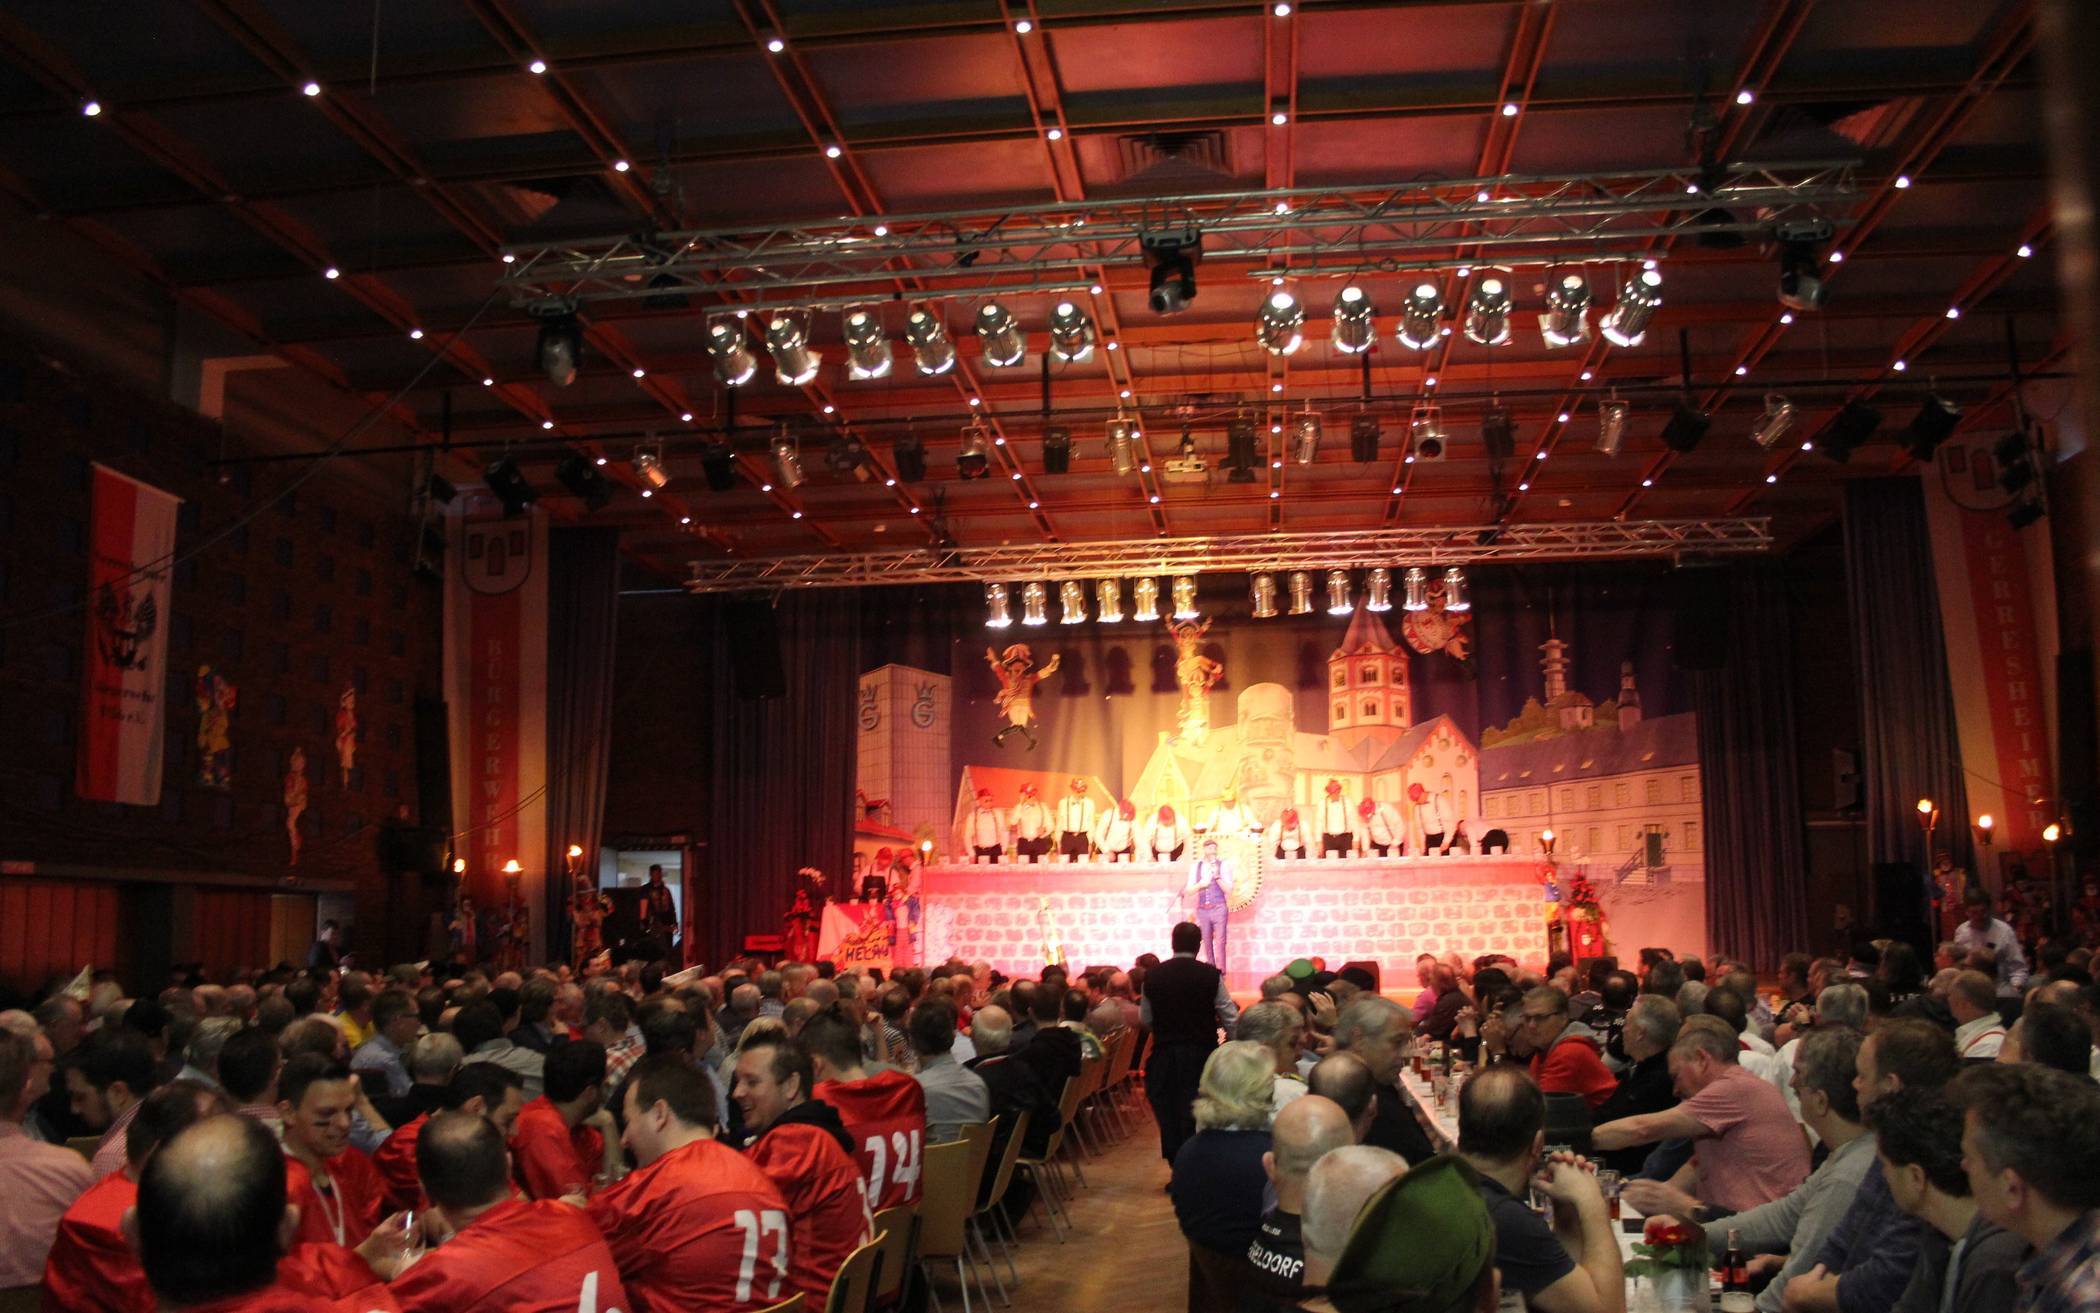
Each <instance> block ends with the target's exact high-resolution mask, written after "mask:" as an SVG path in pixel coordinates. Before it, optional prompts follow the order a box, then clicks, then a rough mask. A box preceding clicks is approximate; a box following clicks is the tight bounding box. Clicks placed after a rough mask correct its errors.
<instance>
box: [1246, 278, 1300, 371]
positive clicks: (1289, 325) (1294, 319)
mask: <svg viewBox="0 0 2100 1313" xmlns="http://www.w3.org/2000/svg"><path fill="white" fill-rule="evenodd" d="M1254 336H1255V339H1256V340H1257V341H1259V342H1260V343H1261V344H1262V347H1263V348H1264V349H1265V350H1267V351H1268V353H1269V354H1270V355H1272V356H1287V355H1289V354H1290V353H1291V352H1293V351H1296V350H1297V349H1298V347H1299V345H1300V344H1301V343H1303V342H1304V341H1305V307H1304V306H1302V305H1300V304H1299V303H1298V298H1297V297H1295V296H1292V295H1291V294H1290V293H1289V292H1285V291H1281V290H1279V291H1275V292H1271V293H1269V299H1268V300H1266V301H1264V302H1262V305H1261V316H1260V318H1259V319H1257V320H1256V321H1255V325H1254Z"/></svg>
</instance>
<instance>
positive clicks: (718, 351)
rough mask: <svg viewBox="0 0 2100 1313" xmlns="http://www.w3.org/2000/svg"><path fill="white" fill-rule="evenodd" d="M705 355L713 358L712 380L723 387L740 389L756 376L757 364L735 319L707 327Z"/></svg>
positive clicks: (721, 321) (714, 323)
mask: <svg viewBox="0 0 2100 1313" xmlns="http://www.w3.org/2000/svg"><path fill="white" fill-rule="evenodd" d="M707 354H708V355H710V356H712V357H714V361H715V377H716V378H719V379H721V380H722V386H723V387H731V388H740V387H742V386H744V384H746V383H749V382H750V381H751V376H752V375H753V374H756V373H757V372H758V361H757V359H756V358H755V357H753V356H752V354H751V347H750V345H749V344H748V343H746V342H745V341H744V327H743V324H742V323H741V322H740V321H738V320H735V319H717V320H714V321H713V322H712V323H710V324H708V326H707Z"/></svg>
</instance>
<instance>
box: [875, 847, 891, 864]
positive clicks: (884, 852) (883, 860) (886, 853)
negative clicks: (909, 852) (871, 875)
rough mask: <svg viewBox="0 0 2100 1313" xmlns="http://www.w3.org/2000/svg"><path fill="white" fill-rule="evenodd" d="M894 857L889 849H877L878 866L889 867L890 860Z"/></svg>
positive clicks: (876, 862) (876, 860)
mask: <svg viewBox="0 0 2100 1313" xmlns="http://www.w3.org/2000/svg"><path fill="white" fill-rule="evenodd" d="M893 855H894V854H892V853H891V852H890V850H889V849H887V848H877V849H876V850H875V864H876V865H878V866H887V865H889V861H890V858H891V857H892V856H893Z"/></svg>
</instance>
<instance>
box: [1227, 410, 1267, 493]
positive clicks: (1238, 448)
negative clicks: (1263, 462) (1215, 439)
mask: <svg viewBox="0 0 2100 1313" xmlns="http://www.w3.org/2000/svg"><path fill="white" fill-rule="evenodd" d="M1259 459H1260V456H1259V455H1258V453H1257V452H1256V449H1255V444H1254V421H1253V420H1251V419H1246V418H1241V419H1235V420H1231V421H1229V422H1228V423H1227V424H1226V425H1225V469H1226V474H1225V481H1226V482H1227V483H1252V482H1254V480H1255V474H1254V463H1255V461H1257V460H1259Z"/></svg>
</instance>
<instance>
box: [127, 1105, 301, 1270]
mask: <svg viewBox="0 0 2100 1313" xmlns="http://www.w3.org/2000/svg"><path fill="white" fill-rule="evenodd" d="M284 1161H285V1159H284V1150H283V1148H282V1147H280V1146H279V1145H278V1143H277V1139H276V1137H275V1136H273V1135H271V1134H270V1132H269V1131H267V1130H265V1129H264V1128H263V1125H262V1123H261V1122H258V1121H254V1120H251V1119H249V1118H246V1117H230V1116H220V1117H208V1118H206V1119H205V1120H203V1121H200V1122H197V1123H196V1124H194V1125H192V1126H190V1127H188V1128H187V1129H185V1130H182V1131H179V1132H177V1133H176V1134H175V1136H174V1137H173V1138H172V1139H170V1140H168V1142H167V1143H165V1144H163V1145H162V1146H161V1147H160V1149H159V1151H158V1152H156V1153H155V1154H153V1155H152V1156H151V1157H150V1158H148V1159H147V1160H146V1168H145V1170H144V1171H143V1172H142V1173H140V1177H139V1194H138V1248H139V1262H140V1264H141V1265H142V1266H143V1267H144V1269H145V1272H146V1281H147V1283H148V1284H149V1285H151V1286H152V1287H153V1292H154V1293H155V1294H156V1295H158V1296H159V1297H160V1299H161V1302H162V1305H163V1307H167V1308H186V1307H188V1306H190V1305H192V1304H202V1303H206V1302H208V1301H211V1300H217V1299H224V1298H226V1297H227V1296H230V1295H237V1294H241V1293H244V1292H247V1291H251V1290H260V1289H262V1288H263V1287H264V1286H267V1285H269V1284H270V1282H271V1281H272V1280H273V1279H274V1278H275V1277H276V1275H277V1260H278V1258H279V1256H281V1255H282V1254H283V1252H284V1248H285V1244H286V1242H287V1241H288V1240H289V1238H290V1232H291V1227H290V1224H289V1219H288V1218H287V1217H286V1215H285V1204H284V1199H285V1186H284Z"/></svg>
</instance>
